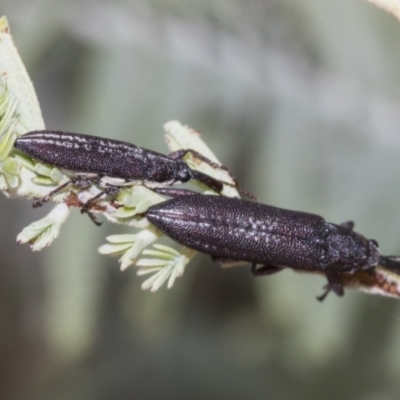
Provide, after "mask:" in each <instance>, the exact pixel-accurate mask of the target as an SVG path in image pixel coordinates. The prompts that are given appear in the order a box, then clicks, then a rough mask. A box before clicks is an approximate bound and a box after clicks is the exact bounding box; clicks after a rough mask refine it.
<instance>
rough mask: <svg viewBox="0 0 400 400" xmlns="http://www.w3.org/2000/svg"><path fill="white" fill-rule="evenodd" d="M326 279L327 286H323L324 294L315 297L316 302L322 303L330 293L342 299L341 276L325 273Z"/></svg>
mask: <svg viewBox="0 0 400 400" xmlns="http://www.w3.org/2000/svg"><path fill="white" fill-rule="evenodd" d="M326 278H327V279H328V284H327V285H326V286H325V291H324V293H322V294H321V295H320V296H317V300H318V301H324V300H325V299H326V296H328V294H329V292H330V291H332V292H333V293H335V294H336V295H337V296H339V297H342V296H343V295H344V289H343V282H342V278H341V276H340V275H339V274H336V273H333V272H327V274H326Z"/></svg>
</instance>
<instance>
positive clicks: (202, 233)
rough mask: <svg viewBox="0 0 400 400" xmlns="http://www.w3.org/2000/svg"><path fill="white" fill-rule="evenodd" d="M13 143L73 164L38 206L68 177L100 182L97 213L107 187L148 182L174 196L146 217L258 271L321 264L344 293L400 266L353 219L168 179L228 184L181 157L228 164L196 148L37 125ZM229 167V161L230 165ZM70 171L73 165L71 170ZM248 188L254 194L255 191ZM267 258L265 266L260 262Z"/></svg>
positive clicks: (77, 182)
mask: <svg viewBox="0 0 400 400" xmlns="http://www.w3.org/2000/svg"><path fill="white" fill-rule="evenodd" d="M15 147H16V148H17V149H18V150H20V151H21V152H23V153H26V154H28V155H29V156H31V157H32V158H34V159H37V160H39V161H41V162H43V163H46V164H49V165H52V166H55V167H58V168H62V169H64V170H66V171H69V172H70V176H71V177H70V179H69V180H68V181H67V182H65V183H64V184H62V185H60V186H59V187H57V188H56V189H54V190H53V191H51V192H50V193H48V195H46V196H45V197H44V198H42V199H39V200H37V201H36V202H35V203H34V206H40V205H42V204H43V203H45V202H46V201H48V200H50V199H51V197H52V196H54V195H55V194H57V193H58V192H60V191H61V190H63V189H65V188H67V187H68V186H70V185H73V186H76V187H78V188H80V189H84V188H87V187H89V186H90V185H92V184H95V185H97V186H98V187H101V188H102V190H101V191H100V192H99V193H98V194H97V195H95V196H94V197H92V198H91V199H89V201H87V202H86V204H84V205H83V207H82V209H81V211H82V212H87V213H88V214H89V216H90V217H91V219H92V220H93V221H94V222H95V223H97V224H98V221H97V220H96V219H95V218H94V216H93V214H92V212H91V208H92V207H93V206H94V204H95V202H96V201H97V200H98V199H99V198H100V197H102V196H104V195H113V196H114V195H116V194H117V193H118V192H119V191H120V190H121V188H123V187H124V186H131V185H132V184H134V183H142V184H144V185H145V186H146V187H148V188H151V189H152V190H154V191H156V192H158V193H160V194H164V195H167V196H170V197H175V198H173V199H171V200H167V201H165V202H161V203H159V204H156V205H153V206H151V207H149V209H148V211H147V212H146V213H145V215H146V217H147V219H148V220H149V221H150V222H151V223H152V224H153V225H155V226H156V227H157V228H158V229H159V230H160V231H162V232H163V233H165V234H166V235H168V236H170V237H171V238H172V239H174V240H175V241H177V242H179V243H181V244H183V245H185V246H187V247H190V248H193V249H195V250H198V251H201V252H204V253H207V254H210V255H211V256H212V258H213V259H214V260H218V261H248V262H250V263H252V265H253V267H252V272H253V274H254V275H255V276H261V275H269V274H272V273H276V272H279V271H281V270H282V269H284V268H285V267H289V268H292V269H294V270H298V271H313V272H321V273H323V274H325V275H326V277H327V279H328V284H327V288H326V291H325V293H324V294H323V295H322V296H320V297H319V298H318V299H319V300H323V299H324V298H325V297H326V295H327V294H328V293H329V291H333V292H334V293H336V294H337V295H339V296H342V295H343V293H344V289H343V280H342V275H343V274H350V275H351V274H355V273H357V272H359V271H363V272H366V273H372V272H373V271H374V270H375V268H376V267H377V266H378V265H384V266H385V267H387V268H389V269H392V270H396V271H397V272H398V271H399V270H400V262H399V261H398V260H397V259H396V258H395V257H386V256H382V255H380V253H379V248H378V244H377V242H376V241H374V240H368V239H366V238H365V237H364V236H362V235H360V234H358V233H356V232H354V231H353V225H354V224H353V223H352V222H347V223H344V224H341V225H336V224H332V223H328V222H326V221H325V220H324V219H323V218H322V217H320V216H318V215H314V214H308V213H303V212H298V211H290V210H283V209H280V208H276V207H272V206H268V205H264V204H259V203H257V202H250V201H245V200H240V199H237V198H227V197H223V196H209V195H201V194H198V193H195V192H191V191H188V190H185V189H177V188H172V187H170V186H171V185H174V184H177V183H184V182H187V181H189V180H196V181H198V182H200V183H203V184H205V185H206V186H208V187H209V188H210V189H212V190H214V191H215V192H217V193H221V191H222V189H223V185H224V184H228V185H231V186H234V187H236V188H237V187H238V185H237V182H236V180H235V178H233V177H232V176H231V177H232V180H233V182H234V183H233V184H229V183H225V182H222V181H220V180H218V179H215V178H213V177H211V176H209V175H206V174H204V173H202V172H200V171H197V170H194V169H191V168H190V167H189V166H188V165H187V164H186V162H185V161H184V160H183V157H184V156H185V155H186V154H188V153H189V152H190V153H192V155H193V156H194V157H195V158H196V159H198V160H200V161H202V162H206V163H207V164H209V165H211V166H212V167H214V168H222V169H225V168H224V167H221V166H220V165H218V164H216V163H214V162H212V161H211V160H209V159H207V158H206V157H204V156H203V155H201V154H199V153H197V152H195V151H192V150H180V151H177V152H174V153H171V154H169V155H167V156H166V155H163V154H160V153H157V152H154V151H151V150H146V149H143V148H141V147H138V146H135V145H133V144H129V143H125V142H121V141H116V140H111V139H103V138H99V137H94V136H88V135H82V134H72V133H65V132H58V131H37V132H31V133H28V134H26V135H23V136H21V137H20V138H18V139H17V140H16V142H15ZM225 170H226V169H225ZM71 171H72V173H71ZM241 192H242V193H245V194H247V195H248V196H249V197H251V198H252V199H253V200H255V198H254V196H252V195H250V194H248V193H246V192H244V191H241ZM258 264H261V265H262V267H260V268H256V265H258Z"/></svg>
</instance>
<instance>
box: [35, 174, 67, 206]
mask: <svg viewBox="0 0 400 400" xmlns="http://www.w3.org/2000/svg"><path fill="white" fill-rule="evenodd" d="M70 184H71V181H70V180H68V181H67V182H65V183H63V184H62V185H60V186H58V187H56V188H55V189H54V190H52V191H51V192H49V193H47V194H46V196H44V197H42V198H41V199H37V200H35V201H34V202H33V204H32V207H33V208H37V207H41V206H42V205H43V204H44V203H47V202H48V201H49V200H50V199H51V198H52V197H53V196H54V195H55V194H56V193H58V192H60V191H61V190H63V189H64V188H66V187H67V186H69V185H70Z"/></svg>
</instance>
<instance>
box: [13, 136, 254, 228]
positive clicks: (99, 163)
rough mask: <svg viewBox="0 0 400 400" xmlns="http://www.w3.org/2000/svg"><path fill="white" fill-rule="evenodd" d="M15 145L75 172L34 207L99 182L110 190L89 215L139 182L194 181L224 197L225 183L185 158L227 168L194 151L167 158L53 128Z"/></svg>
mask: <svg viewBox="0 0 400 400" xmlns="http://www.w3.org/2000/svg"><path fill="white" fill-rule="evenodd" d="M14 146H15V147H16V148H17V149H18V150H20V151H21V152H23V153H26V154H28V155H29V156H31V157H32V158H34V159H37V160H39V161H41V162H43V163H46V164H49V165H52V166H55V167H58V168H62V169H64V170H66V172H67V173H68V172H71V171H72V175H71V174H70V175H71V178H70V180H69V181H67V182H66V183H65V184H63V185H61V186H59V187H58V188H56V189H55V190H53V191H51V192H50V193H49V194H48V195H47V196H45V197H44V198H42V199H39V200H37V201H35V202H34V207H38V206H41V205H42V204H43V203H45V202H47V201H49V200H50V199H51V197H52V196H53V195H54V194H56V193H57V192H59V191H60V190H62V189H64V188H65V187H67V186H68V185H75V186H78V187H81V188H85V187H88V186H90V185H91V184H93V183H95V184H99V186H103V188H104V187H105V189H104V190H103V191H102V192H100V193H99V194H98V195H96V196H95V197H93V198H92V199H90V200H89V201H88V202H87V203H86V205H85V206H84V208H83V209H82V212H88V211H89V209H90V206H91V205H92V204H93V202H94V201H95V200H96V199H98V198H99V197H101V196H102V195H104V194H116V193H118V191H119V190H120V188H121V187H122V186H125V185H127V184H132V183H135V182H137V183H143V184H144V185H145V186H147V187H149V188H157V187H163V186H168V185H173V184H176V183H183V182H187V181H189V180H191V179H193V180H196V181H198V182H201V183H203V184H205V185H206V186H208V187H210V188H211V189H212V190H214V191H216V192H218V193H220V192H221V191H222V188H223V184H225V182H222V181H220V180H217V179H215V178H213V177H211V176H209V175H206V174H204V173H202V172H199V171H196V170H193V169H191V168H190V167H189V166H188V165H187V164H186V162H185V161H184V160H183V159H182V158H183V157H184V156H185V155H186V154H187V153H192V154H193V155H194V156H195V157H196V158H198V159H200V160H201V161H204V162H206V163H208V164H210V165H211V166H213V167H215V168H222V169H225V168H224V167H221V166H220V165H218V164H216V163H214V162H212V161H211V160H209V159H208V158H206V157H204V156H202V155H201V154H199V153H197V152H196V151H194V150H190V149H189V150H179V151H176V152H173V153H171V154H169V155H167V156H166V155H163V154H161V153H157V152H155V151H152V150H146V149H144V148H141V147H138V146H135V145H134V144H131V143H126V142H122V141H118V140H112V139H104V138H100V137H96V136H90V135H83V134H78V133H67V132H60V131H49V130H43V131H34V132H29V133H27V134H25V135H23V136H21V137H19V138H18V139H17V140H16V141H15V144H14ZM232 178H233V177H232ZM233 180H234V182H235V184H234V185H232V184H229V183H226V184H228V185H231V186H237V185H236V180H235V179H234V178H233ZM163 192H164V193H165V194H168V189H165V188H164V189H163ZM176 192H177V190H176V189H175V190H173V189H171V194H176ZM248 195H250V194H248ZM250 196H251V195H250ZM89 215H90V214H89ZM92 219H93V218H92ZM94 222H96V220H94Z"/></svg>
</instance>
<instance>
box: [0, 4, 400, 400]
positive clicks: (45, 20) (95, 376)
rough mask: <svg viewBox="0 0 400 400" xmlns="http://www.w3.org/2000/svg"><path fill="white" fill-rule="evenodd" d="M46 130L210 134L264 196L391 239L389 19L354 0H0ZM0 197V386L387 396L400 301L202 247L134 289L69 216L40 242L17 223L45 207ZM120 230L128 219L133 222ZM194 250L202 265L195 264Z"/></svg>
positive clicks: (394, 54)
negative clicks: (160, 281)
mask: <svg viewBox="0 0 400 400" xmlns="http://www.w3.org/2000/svg"><path fill="white" fill-rule="evenodd" d="M1 12H2V13H3V14H5V15H7V17H8V19H9V22H10V26H11V29H12V33H13V37H14V40H15V42H16V44H17V46H18V48H19V51H20V54H21V57H22V59H23V60H24V62H25V64H26V66H27V69H28V72H29V74H30V76H31V78H32V79H33V81H34V85H35V88H36V90H37V93H38V96H39V100H40V102H41V107H42V111H43V114H44V119H45V122H46V126H47V127H48V128H53V129H62V130H67V131H75V132H82V133H88V134H95V135H99V136H107V137H112V138H118V139H122V140H127V141H130V142H133V143H136V144H138V145H140V146H143V147H147V148H152V149H154V150H158V151H163V152H165V151H166V147H165V145H164V141H163V138H162V124H163V123H164V122H165V121H167V120H171V119H179V120H180V121H182V122H183V123H186V124H188V125H190V126H192V127H194V128H196V129H198V130H199V131H201V132H202V133H203V137H204V139H205V141H206V142H207V143H208V144H209V145H210V147H211V148H212V149H213V150H214V151H215V153H216V155H217V156H218V158H219V159H220V160H221V161H222V162H223V163H224V164H225V165H228V166H229V167H230V169H231V170H232V172H233V173H234V174H235V175H236V176H237V177H238V179H239V181H240V182H241V184H242V186H243V187H245V188H246V189H248V190H250V191H252V192H254V193H255V194H257V195H258V197H259V198H260V200H261V201H262V202H265V203H270V204H274V205H278V206H281V207H287V208H292V209H298V210H304V211H309V212H315V213H319V214H321V215H323V216H324V217H325V218H326V219H327V220H330V221H333V222H342V221H344V220H348V219H354V220H355V221H356V228H357V230H358V231H359V232H361V233H363V234H365V235H366V236H368V237H373V238H375V239H377V240H378V241H379V243H380V247H381V249H382V252H383V253H384V254H400V223H399V220H400V209H399V207H398V203H399V198H400V174H399V171H400V157H399V154H400V134H399V132H400V100H399V99H400V84H399V83H400V82H399V80H400V78H399V76H400V75H399V74H398V71H399V70H400V51H399V49H400V43H399V42H400V24H399V23H398V21H397V20H396V19H395V18H393V17H391V16H390V15H388V14H386V13H384V12H383V11H382V10H379V9H377V8H376V7H374V6H372V5H370V4H367V3H366V2H360V1H356V0H325V1H320V0H301V1H291V0H280V1H277V0H276V1H273V0H271V1H260V0H250V1H243V0H242V1H239V0H218V1H211V0H208V1H200V0H196V1H195V0H192V1H186V2H183V1H179V0H163V1H160V0H158V1H156V0H154V1H139V0H131V1H128V0H125V1H122V0H121V1H113V2H100V1H97V2H96V1H91V2H80V1H71V0H70V1H61V0H59V1H53V2H51V7H50V6H49V3H48V2H45V1H39V0H35V1H27V0H23V1H18V2H17V1H14V0H3V2H2V10H1ZM0 202H1V221H2V227H3V229H2V230H1V231H0V233H1V236H0V237H1V239H2V240H1V245H2V249H1V250H2V251H1V253H0V254H1V255H2V256H1V269H0V273H1V279H0V285H1V287H0V289H1V290H0V293H1V294H0V296H1V304H2V308H1V312H0V337H1V339H2V340H1V343H2V352H1V354H2V358H1V375H0V398H5V399H27V398H29V399H41V400H42V399H53V398H57V399H64V398H65V399H77V398H84V399H122V400H123V399H132V398H134V399H136V398H137V399H141V398H145V399H159V398H164V397H174V398H177V399H186V398H191V399H197V398H198V399H204V398H207V399H219V398H221V399H225V398H231V399H243V398H252V399H253V398H254V399H266V398H271V399H287V398H296V399H312V398H316V399H320V398H324V399H330V398H332V399H337V398H345V399H359V398H365V399H374V398H388V399H391V398H393V399H395V398H399V396H400V383H399V380H398V376H399V373H400V363H399V360H400V345H399V340H398V337H399V331H400V323H399V318H398V314H399V311H398V308H399V304H398V302H397V301H395V300H390V299H383V298H378V297H372V296H366V295H362V294H360V293H352V292H347V293H346V295H345V297H344V298H343V299H338V298H335V297H334V296H331V297H330V298H328V299H327V301H325V302H324V303H323V304H320V303H318V302H317V301H316V300H315V295H317V294H320V293H321V286H322V285H323V280H322V279H318V278H317V277H310V276H307V275H300V274H294V273H293V272H290V271H288V272H284V273H281V274H278V275H277V276H273V277H272V276H271V277H268V278H265V279H257V280H255V279H253V278H252V277H251V275H250V274H249V271H248V269H247V268H236V269H229V270H222V269H220V267H219V266H218V265H217V264H214V263H212V262H210V261H209V259H208V258H207V257H199V260H198V262H197V265H191V266H190V267H189V268H188V269H187V271H186V272H185V279H184V280H180V281H178V282H176V284H175V286H174V290H173V291H168V290H161V291H159V292H158V293H157V294H152V293H148V292H143V291H141V289H140V282H141V279H140V278H137V277H136V276H135V274H134V271H133V270H132V273H131V272H129V270H128V271H127V272H125V273H120V271H119V269H118V265H117V263H116V260H109V259H108V258H107V257H102V256H100V255H98V254H96V251H95V249H96V248H97V247H98V246H99V245H100V244H102V242H103V238H104V237H105V236H106V235H111V234H116V233H121V229H120V226H115V225H107V226H106V224H104V225H103V226H102V227H101V228H100V229H99V228H97V227H96V226H94V225H93V224H91V223H90V221H88V219H87V218H82V217H81V216H80V215H78V213H73V215H72V217H71V218H70V220H69V221H68V222H67V223H66V225H65V227H64V230H63V231H62V233H61V236H60V239H59V240H58V241H57V242H55V243H54V245H53V246H52V247H51V248H49V249H48V250H46V251H45V252H42V253H41V254H36V253H32V252H31V251H30V250H29V249H28V248H24V247H21V248H19V247H17V245H16V244H15V243H14V238H15V235H16V233H17V232H19V231H20V230H21V228H22V227H23V226H25V225H27V223H29V222H30V221H33V220H37V219H39V218H40V217H41V216H42V215H44V214H45V213H46V212H47V210H46V209H43V210H31V208H30V204H29V203H28V202H27V201H19V202H11V201H8V200H6V199H5V198H4V197H2V198H0ZM126 233H132V231H131V230H127V231H126ZM195 264H196V263H195Z"/></svg>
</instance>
